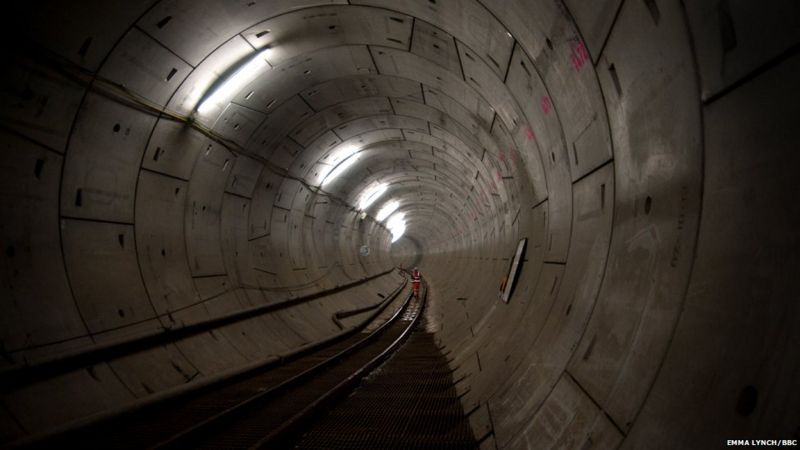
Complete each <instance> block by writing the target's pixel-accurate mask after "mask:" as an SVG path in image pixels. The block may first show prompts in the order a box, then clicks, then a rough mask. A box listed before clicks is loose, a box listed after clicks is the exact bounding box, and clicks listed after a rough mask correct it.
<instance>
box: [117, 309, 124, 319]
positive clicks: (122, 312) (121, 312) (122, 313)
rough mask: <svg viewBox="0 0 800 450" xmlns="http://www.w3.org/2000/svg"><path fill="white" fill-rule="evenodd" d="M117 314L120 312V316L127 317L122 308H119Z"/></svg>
mask: <svg viewBox="0 0 800 450" xmlns="http://www.w3.org/2000/svg"><path fill="white" fill-rule="evenodd" d="M117 314H119V316H120V317H125V311H123V310H121V309H118V310H117Z"/></svg>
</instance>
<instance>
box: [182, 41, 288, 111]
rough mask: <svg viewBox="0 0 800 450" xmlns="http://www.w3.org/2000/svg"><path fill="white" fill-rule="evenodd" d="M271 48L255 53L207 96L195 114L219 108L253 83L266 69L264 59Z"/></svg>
mask: <svg viewBox="0 0 800 450" xmlns="http://www.w3.org/2000/svg"><path fill="white" fill-rule="evenodd" d="M271 51H272V48H271V47H270V46H267V47H266V48H264V49H263V50H261V51H259V52H257V53H256V54H255V55H253V57H252V58H250V59H249V60H248V61H247V62H246V63H244V64H242V66H241V67H240V68H239V69H237V70H236V71H235V72H234V73H233V75H231V76H229V77H228V78H227V79H226V80H225V81H223V82H222V84H221V85H220V86H219V87H218V88H217V89H216V90H215V91H214V92H212V93H211V94H210V95H208V96H207V97H206V98H205V99H204V100H202V102H201V103H200V105H199V106H198V107H197V112H199V113H200V114H204V113H206V112H208V111H210V110H211V108H212V107H214V106H219V105H220V104H221V103H222V102H223V101H224V100H226V99H228V98H230V97H232V96H233V95H235V93H236V92H237V91H238V90H239V89H241V88H243V87H244V86H246V85H247V84H248V83H250V82H251V81H253V80H254V79H255V77H256V75H258V72H259V71H260V70H261V69H263V68H264V67H267V65H268V64H267V61H266V59H267V58H268V57H269V55H270V53H271Z"/></svg>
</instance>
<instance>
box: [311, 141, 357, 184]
mask: <svg viewBox="0 0 800 450" xmlns="http://www.w3.org/2000/svg"><path fill="white" fill-rule="evenodd" d="M359 150H361V149H360V148H358V147H356V146H355V145H346V146H344V147H341V148H338V149H336V150H334V151H332V152H331V153H329V154H328V156H326V157H325V158H324V159H325V163H322V161H320V163H322V164H323V165H324V167H323V168H322V169H321V170H320V172H319V177H320V178H321V179H322V182H321V184H320V185H321V186H324V185H326V184H328V183H330V182H331V181H333V180H335V179H336V178H337V177H338V176H339V175H341V174H342V173H343V172H344V171H345V170H347V168H348V167H350V166H351V165H352V164H353V163H354V162H356V161H357V160H358V156H355V157H353V156H354V155H355V154H356V153H358V151H359ZM351 157H353V158H351ZM326 163H327V164H326ZM337 163H338V164H337ZM345 163H346V164H345Z"/></svg>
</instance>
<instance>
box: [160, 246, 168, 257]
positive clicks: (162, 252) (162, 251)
mask: <svg viewBox="0 0 800 450" xmlns="http://www.w3.org/2000/svg"><path fill="white" fill-rule="evenodd" d="M161 256H167V251H166V250H165V249H163V248H162V249H161Z"/></svg>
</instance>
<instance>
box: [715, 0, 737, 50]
mask: <svg viewBox="0 0 800 450" xmlns="http://www.w3.org/2000/svg"><path fill="white" fill-rule="evenodd" d="M717 14H718V16H719V32H720V38H721V39H720V40H721V41H722V51H723V52H724V53H728V52H730V51H731V50H733V49H735V48H736V47H737V46H738V45H739V42H738V40H737V39H736V28H735V27H734V26H733V19H732V18H731V11H730V5H729V4H728V1H727V0H725V1H721V2H720V3H719V5H718V6H717Z"/></svg>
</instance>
